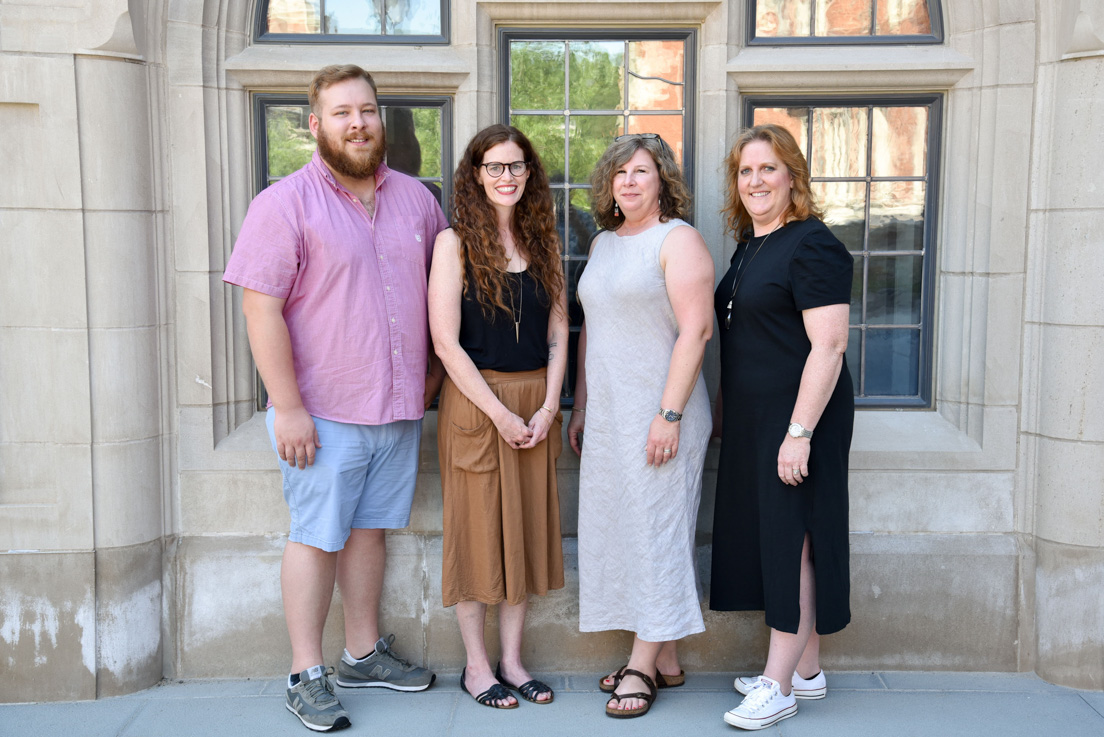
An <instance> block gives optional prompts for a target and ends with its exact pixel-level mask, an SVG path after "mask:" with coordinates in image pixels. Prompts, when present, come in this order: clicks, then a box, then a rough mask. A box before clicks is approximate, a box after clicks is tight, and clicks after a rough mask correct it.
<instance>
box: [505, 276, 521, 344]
mask: <svg viewBox="0 0 1104 737" xmlns="http://www.w3.org/2000/svg"><path fill="white" fill-rule="evenodd" d="M506 273H507V274H510V273H512V272H509V271H507V272H506ZM507 281H511V280H510V279H509V277H507ZM524 306H525V290H524V288H523V285H522V283H521V274H518V306H517V312H514V285H513V284H510V317H511V318H513V320H514V342H515V343H521V308H522V307H524Z"/></svg>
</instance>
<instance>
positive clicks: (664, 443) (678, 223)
mask: <svg viewBox="0 0 1104 737" xmlns="http://www.w3.org/2000/svg"><path fill="white" fill-rule="evenodd" d="M591 185H592V187H593V189H592V193H591V197H592V201H593V213H594V219H595V221H596V222H597V223H598V225H599V226H600V227H601V228H603V231H602V232H600V233H599V234H598V235H597V236H596V237H595V238H594V240H593V242H592V243H591V251H590V259H589V261H588V263H587V267H586V270H585V271H584V272H583V275H582V278H581V279H580V280H579V290H578V294H579V301H580V302H581V304H582V306H583V309H584V310H585V312H586V320H585V322H584V324H583V329H582V333H581V335H580V338H579V351H578V381H577V383H576V387H575V407H574V411H573V412H572V415H571V422H570V423H569V425H568V438H569V440H570V442H571V446H572V448H573V449H574V450H575V452H576V453H580V454H581V456H582V460H581V463H580V474H579V629H580V630H582V631H584V632H597V631H602V630H628V631H630V632H632V633H633V634H634V639H633V645H632V652H631V653H630V655H629V658H628V663H627V664H626V665H625V666H624V667H622V668H618V669H617V670H615V671H614V672H613V673H611V674H609V675H608V676H606V677H604V678H602V679H601V681H600V684H599V685H600V688H601V689H602V690H603V691H606V692H608V693H611V694H612V695H611V697H610V698H609V700H608V702H607V703H606V714H607V715H609V716H611V717H616V718H628V717H637V716H641V715H643V714H645V713H647V711H648V709H649V708H650V707H651V704H652V702H653V701H654V700H655V697H656V688H657V686H658V687H659V688H664V687H668V686H679V685H682V683H683V680H684V674H683V672H682V669H681V668H680V667H679V661H678V652H677V650H676V642H677V641H678V640H679V639H680V638H682V637H686V636H687V635H692V634H694V633H697V632H702V631H703V630H704V629H705V624H704V622H703V620H702V613H701V603H700V598H699V595H698V585H697V576H696V574H695V563H694V547H695V546H694V535H695V529H696V523H697V516H698V502H699V499H700V493H701V481H702V465H703V463H704V461H705V450H706V446H707V445H708V443H709V432H710V428H711V426H712V421H711V418H710V411H709V398H708V396H707V394H706V390H705V382H704V381H703V379H702V376H701V367H702V358H703V356H704V353H705V344H706V342H707V341H708V340H709V337H710V335H711V333H712V331H713V314H712V306H711V304H710V294H711V293H712V291H713V259H712V257H711V256H710V255H709V250H708V249H707V248H706V245H705V242H704V241H703V240H702V237H701V235H700V234H699V233H698V231H696V230H694V229H693V228H692V227H690V226H689V225H688V224H687V223H686V222H685V221H684V220H682V218H683V217H685V216H686V215H687V214H688V213H689V212H690V194H689V192H688V191H687V188H686V185H685V183H684V182H683V180H682V174H681V172H680V171H679V166H678V162H677V160H676V159H675V155H674V152H673V151H672V150H671V148H670V146H668V145H667V144H666V143H665V142H664V141H663V139H662V138H660V137H659V136H657V135H656V134H654V133H652V134H643V135H626V136H621V137H619V138H617V139H616V140H615V141H614V142H613V143H612V144H611V145H610V146H609V148H608V149H606V152H605V153H604V154H603V155H602V158H601V160H600V161H599V162H598V165H597V167H596V168H595V170H594V173H593V175H592V176H591Z"/></svg>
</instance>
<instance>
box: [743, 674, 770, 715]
mask: <svg viewBox="0 0 1104 737" xmlns="http://www.w3.org/2000/svg"><path fill="white" fill-rule="evenodd" d="M777 690H778V689H776V688H775V687H774V686H773V685H771V684H770V683H767V682H766V681H764V680H762V679H760V680H757V681H756V682H755V683H754V684H752V686H751V687H750V688H749V689H748V692H747V696H745V697H744V700H743V702H742V703H741V704H740V706H742V707H744V708H745V709H746V710H747V711H748V712H756V711H759V710H760V709H762V708H763V707H764V706H766V705H767V702H769V701H770V700H771V699H772V698H774V694H775V692H776V691H777Z"/></svg>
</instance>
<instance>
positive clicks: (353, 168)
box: [318, 125, 387, 179]
mask: <svg viewBox="0 0 1104 737" xmlns="http://www.w3.org/2000/svg"><path fill="white" fill-rule="evenodd" d="M365 135H368V134H367V133H366V134H365ZM368 141H369V143H368V146H366V147H365V148H364V149H363V150H362V151H358V152H356V153H353V154H348V153H346V152H345V148H344V143H345V142H344V140H341V141H336V142H334V141H332V140H331V139H330V135H329V134H328V133H327V132H326V129H325V128H323V127H322V126H321V125H319V126H318V155H319V156H321V157H322V160H323V161H325V162H326V163H327V164H329V165H330V168H331V169H333V170H334V171H336V172H337V173H338V174H342V175H344V176H347V177H350V178H352V179H368V178H369V177H371V176H374V175H375V173H376V169H377V168H378V167H379V165H380V162H382V161H383V155H384V153H386V151H387V144H386V143H385V142H384V139H383V137H382V136H381V137H380V138H378V139H377V138H372V137H369V139H368Z"/></svg>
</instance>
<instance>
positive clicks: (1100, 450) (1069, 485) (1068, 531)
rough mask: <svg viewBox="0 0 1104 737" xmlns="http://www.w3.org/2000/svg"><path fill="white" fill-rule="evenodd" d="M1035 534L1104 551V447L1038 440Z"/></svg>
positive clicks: (1053, 540) (1046, 538)
mask: <svg viewBox="0 0 1104 737" xmlns="http://www.w3.org/2000/svg"><path fill="white" fill-rule="evenodd" d="M1038 453H1039V455H1038V461H1037V464H1038V465H1037V466H1036V468H1037V471H1038V473H1037V477H1036V478H1037V481H1036V484H1037V486H1036V506H1035V534H1036V535H1038V536H1039V538H1041V539H1043V540H1047V541H1050V542H1054V543H1063V544H1066V545H1086V546H1091V547H1096V548H1100V547H1104V494H1102V493H1101V486H1100V479H1101V478H1104V444H1101V443H1077V442H1068V441H1062V440H1054V439H1051V438H1047V437H1039V438H1038Z"/></svg>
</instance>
